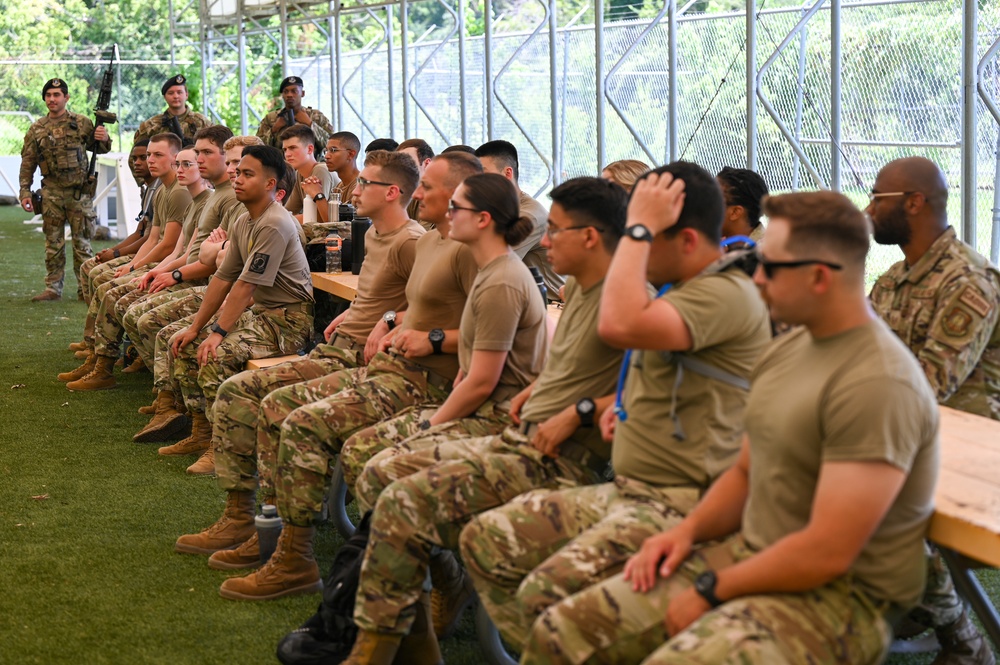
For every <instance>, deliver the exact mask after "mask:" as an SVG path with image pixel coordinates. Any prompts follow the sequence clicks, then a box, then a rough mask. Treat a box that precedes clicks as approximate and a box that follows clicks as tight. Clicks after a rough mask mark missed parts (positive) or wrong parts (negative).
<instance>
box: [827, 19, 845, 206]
mask: <svg viewBox="0 0 1000 665" xmlns="http://www.w3.org/2000/svg"><path fill="white" fill-rule="evenodd" d="M841 65H842V63H841V43H840V0H830V189H832V190H834V191H838V192H839V191H840V166H841V164H840V146H841V143H840V140H841V139H840V119H841V118H840V112H841V107H840V86H841Z"/></svg>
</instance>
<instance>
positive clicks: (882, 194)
mask: <svg viewBox="0 0 1000 665" xmlns="http://www.w3.org/2000/svg"><path fill="white" fill-rule="evenodd" d="M910 194H916V192H876V191H875V190H874V189H873V190H872V191H871V192H869V194H868V201H870V202H871V203H875V199H884V198H886V197H887V196H909V195H910Z"/></svg>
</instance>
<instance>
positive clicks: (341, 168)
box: [302, 132, 412, 222]
mask: <svg viewBox="0 0 1000 665" xmlns="http://www.w3.org/2000/svg"><path fill="white" fill-rule="evenodd" d="M360 151H361V140H360V139H358V137H357V136H355V135H354V134H352V133H351V132H337V133H336V134H334V135H333V136H331V137H330V140H329V141H327V142H326V154H325V155H324V157H323V159H324V161H325V163H326V170H327V171H328V172H329V173H330V175H331V177H333V176H335V178H334V180H335V181H337V183H336V185H334V187H333V189H332V190H330V192H329V193H328V194H324V193H323V190H322V183H321V182H320V180H319V178H313V177H309V178H306V179H305V180H303V181H302V192H303V193H304V194H305V195H306V196H309V197H311V198H312V200H313V201H314V202H315V203H316V214H317V216H318V218H319V221H320V222H327V221H329V219H330V205H329V203H328V201H327V197H328V196H329V195H332V194H339V195H340V202H341V203H347V202H349V201H350V200H351V197H352V196H353V195H354V187H355V186H356V185H357V184H358V175H359V173H360V171H359V170H358V164H357V161H358V153H359V152H360ZM411 219H412V216H411Z"/></svg>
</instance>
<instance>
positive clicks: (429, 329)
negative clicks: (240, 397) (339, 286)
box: [220, 155, 482, 600]
mask: <svg viewBox="0 0 1000 665" xmlns="http://www.w3.org/2000/svg"><path fill="white" fill-rule="evenodd" d="M481 171H482V166H481V165H480V164H479V160H477V159H476V158H475V157H472V156H470V155H454V156H451V157H448V158H447V159H444V158H442V159H441V160H440V162H438V163H435V164H432V165H431V167H429V168H428V170H427V171H426V172H425V173H424V176H423V178H422V179H421V182H420V187H419V188H418V189H417V191H416V192H415V193H414V196H415V197H416V198H417V200H418V201H420V210H421V217H422V218H423V219H429V220H432V221H435V222H437V223H439V226H438V227H437V230H436V231H432V232H429V233H426V234H424V235H422V236H421V237H420V239H419V240H418V241H417V244H416V249H415V253H416V258H415V259H414V264H413V268H412V271H411V273H410V278H409V280H408V281H407V284H406V300H407V303H408V306H407V310H406V312H405V314H404V313H402V312H398V313H396V315H397V316H398V318H399V319H402V324H401V325H399V326H398V327H397V328H396V329H395V330H394V331H393V336H392V337H391V339H390V338H388V337H387V338H385V339H383V341H382V343H381V344H380V345H379V346H380V347H381V349H382V350H381V351H378V352H377V353H375V354H374V356H373V357H372V359H371V361H370V362H369V363H368V365H367V366H366V367H364V368H359V369H355V370H345V372H344V374H343V376H344V377H346V378H345V379H344V380H345V381H346V382H347V383H346V385H348V386H349V387H347V388H346V389H344V390H341V391H339V392H337V393H334V394H333V395H332V396H331V395H330V393H327V394H326V395H324V398H323V399H321V400H319V401H315V402H314V403H310V404H306V405H303V406H299V407H298V408H294V407H295V405H297V404H301V402H300V399H301V395H302V394H303V393H304V394H305V395H307V396H309V397H312V395H310V394H309V393H311V392H312V391H313V388H312V386H311V385H310V384H311V382H308V381H307V382H306V383H303V384H296V385H293V386H288V387H285V388H280V389H278V390H276V391H274V392H273V393H271V394H270V395H268V397H267V398H265V399H264V401H263V402H262V403H261V414H262V417H265V418H266V417H267V416H268V415H271V416H277V418H280V420H277V421H276V422H275V421H274V420H272V421H271V422H270V423H267V424H263V425H262V426H261V428H262V429H264V430H265V431H267V432H269V433H270V434H273V435H275V439H272V440H271V442H269V443H268V445H269V446H272V449H273V450H279V447H278V445H275V443H276V442H277V441H279V440H280V450H279V452H278V454H277V469H278V471H277V472H276V473H274V479H275V485H276V486H277V487H276V489H277V505H278V510H279V513H280V514H281V516H282V519H284V520H285V527H284V529H285V531H283V532H282V533H283V534H285V533H286V532H287V533H288V534H289V535H288V536H287V540H286V541H284V542H283V543H279V547H278V550H276V552H275V555H274V556H272V557H271V560H270V561H269V562H268V564H267V565H265V566H264V567H263V568H261V569H260V570H259V571H258V572H256V573H254V574H251V575H249V576H247V577H243V578H233V579H230V580H227V581H226V582H225V583H224V584H223V585H222V588H221V589H220V593H221V594H222V596H223V597H226V598H239V599H248V600H263V599H268V598H277V597H281V596H286V595H291V594H296V593H309V592H312V591H315V590H318V589H319V588H320V587H321V583H320V578H319V568H318V567H317V565H316V562H315V560H314V559H313V558H312V540H313V536H314V533H315V527H314V526H313V524H314V520H315V518H316V516H318V515H319V513H320V510H321V507H322V503H323V497H324V496H325V495H326V494H327V491H328V486H329V482H330V478H331V476H332V471H333V467H334V464H333V459H334V457H335V456H336V454H337V453H338V452H339V451H340V449H341V447H342V446H343V443H344V441H345V440H346V439H347V438H348V437H349V436H351V434H353V433H354V432H355V431H358V430H360V429H362V428H364V427H368V426H370V425H373V424H375V423H376V422H379V421H380V420H384V419H386V418H388V417H390V416H392V415H395V414H397V413H399V412H400V411H401V410H402V409H404V408H405V407H408V406H412V405H415V404H428V403H438V404H440V403H441V402H443V401H444V399H445V397H446V396H447V394H448V390H449V389H450V388H451V386H452V384H453V383H454V379H455V376H456V375H457V373H458V358H457V354H456V352H457V346H458V343H457V342H458V325H459V321H460V316H461V311H462V308H463V307H464V305H465V300H466V298H467V297H468V293H469V290H470V288H471V286H472V283H473V281H474V280H475V276H476V272H477V268H476V262H475V259H474V258H473V256H472V253H471V251H470V250H469V249H468V247H466V246H465V245H463V244H462V243H459V242H458V241H455V240H452V239H451V238H449V237H448V229H449V225H448V217H447V211H448V201H449V199H450V198H451V195H452V194H453V193H454V191H455V188H456V187H457V186H458V185H459V184H460V183H461V181H462V180H464V179H465V178H466V177H467V176H469V175H472V174H474V173H477V172H481ZM358 187H359V189H360V190H362V191H361V195H362V196H363V195H364V194H365V192H369V191H371V192H374V191H385V190H386V189H387V186H386V185H384V184H378V183H377V182H371V183H370V184H368V185H365V184H361V183H359V186H358ZM397 320H398V319H397ZM379 325H380V326H382V325H386V324H379ZM437 326H441V327H437ZM390 344H391V348H390ZM372 350H377V348H376V349H372ZM333 376H334V377H339V376H340V375H339V374H335V375H333ZM323 380H325V379H320V381H323ZM289 406H291V408H288V407H289ZM286 409H287V410H286ZM292 409H294V410H292ZM285 416H287V417H285ZM274 425H276V426H277V428H278V429H277V431H276V432H275V430H274V429H272V426H274ZM278 436H280V439H278V438H277V437H278ZM257 445H258V456H259V460H258V461H259V464H263V463H264V461H265V457H266V455H267V453H265V451H264V448H263V444H262V442H261V439H260V437H258V443H257ZM262 475H263V474H262ZM282 537H283V538H286V536H285V535H283V536H282Z"/></svg>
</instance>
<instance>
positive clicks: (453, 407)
mask: <svg viewBox="0 0 1000 665" xmlns="http://www.w3.org/2000/svg"><path fill="white" fill-rule="evenodd" d="M494 390H496V383H493V384H492V385H491V384H490V383H489V382H487V381H481V380H476V379H475V378H473V377H472V376H467V377H465V378H464V379H463V380H462V382H461V383H459V384H458V386H456V387H455V389H454V390H452V391H451V394H450V395H448V399H446V400H445V401H444V404H442V405H441V407H440V408H439V409H438V410H437V411H435V412H434V415H433V416H431V418H430V421H431V424H432V425H439V424H441V423H447V422H451V421H452V420H457V419H459V418H465V417H468V416H471V415H472V414H473V413H475V412H476V409H478V408H479V407H481V406H482V405H483V402H485V401H486V400H487V399H489V396H490V395H491V394H493V391H494Z"/></svg>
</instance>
